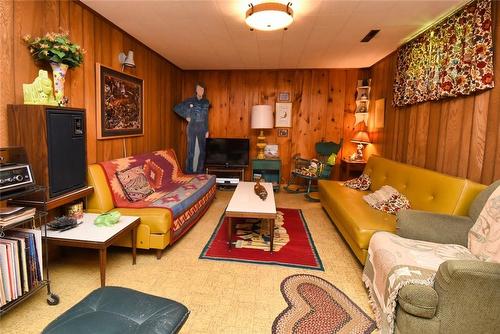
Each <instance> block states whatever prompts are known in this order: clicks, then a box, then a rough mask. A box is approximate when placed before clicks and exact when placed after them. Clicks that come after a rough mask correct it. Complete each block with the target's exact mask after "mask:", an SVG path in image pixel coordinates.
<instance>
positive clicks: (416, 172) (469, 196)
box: [364, 156, 486, 216]
mask: <svg viewBox="0 0 500 334" xmlns="http://www.w3.org/2000/svg"><path fill="white" fill-rule="evenodd" d="M364 173H365V174H368V175H369V176H370V179H371V181H372V185H371V187H370V190H371V191H376V190H378V189H380V187H382V186H383V185H390V186H392V187H394V188H396V189H397V190H398V191H399V192H400V193H402V194H403V195H405V196H406V197H407V198H408V199H409V201H410V205H411V208H412V209H415V210H424V211H430V212H435V213H444V214H450V215H460V216H466V215H467V214H468V212H469V207H470V204H471V203H472V201H473V200H474V198H475V197H476V195H477V194H478V193H479V192H480V191H481V190H483V189H484V188H486V186H484V185H482V184H479V183H475V182H472V181H470V180H467V179H463V178H459V177H454V176H449V175H446V174H441V173H438V172H435V171H431V170H428V169H424V168H420V167H415V166H411V165H407V164H403V163H400V162H396V161H393V160H389V159H385V158H382V157H379V156H371V157H370V158H369V160H368V162H367V164H366V167H365V171H364Z"/></svg>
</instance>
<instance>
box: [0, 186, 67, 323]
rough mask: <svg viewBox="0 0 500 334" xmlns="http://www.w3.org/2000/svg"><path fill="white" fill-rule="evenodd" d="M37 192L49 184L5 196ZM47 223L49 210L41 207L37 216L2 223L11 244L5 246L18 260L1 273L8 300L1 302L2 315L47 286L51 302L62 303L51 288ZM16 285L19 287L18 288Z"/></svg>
mask: <svg viewBox="0 0 500 334" xmlns="http://www.w3.org/2000/svg"><path fill="white" fill-rule="evenodd" d="M37 192H42V193H44V194H45V193H46V188H45V187H40V186H35V187H34V188H31V189H29V190H27V191H23V192H20V193H16V194H13V195H9V196H7V197H2V200H15V199H16V198H20V197H24V196H26V195H31V194H33V193H37ZM46 223H47V212H46V211H42V210H37V211H36V212H35V214H34V216H33V217H29V218H26V219H24V220H21V221H18V222H15V223H11V224H6V225H3V224H2V225H0V239H3V240H7V242H6V243H2V244H3V245H7V244H8V245H10V246H6V247H5V250H7V249H8V248H7V247H9V249H10V252H9V254H11V255H10V257H9V259H11V260H15V261H17V263H16V262H15V261H10V263H11V265H10V267H9V266H7V269H8V272H7V275H6V274H5V270H4V269H5V266H4V267H3V269H2V268H0V270H1V272H0V275H2V286H0V288H1V289H4V295H5V301H6V304H4V305H2V306H0V316H2V315H3V314H5V313H7V312H8V311H10V310H11V309H13V308H14V307H16V306H17V305H19V304H21V303H22V302H24V301H25V300H26V299H28V298H30V297H31V296H33V295H34V294H36V293H37V292H38V291H40V290H41V289H43V288H44V287H46V288H47V303H48V304H49V305H57V304H59V297H58V296H57V295H56V294H54V293H52V291H51V289H50V276H49V256H48V248H47V238H46V236H47V225H46ZM21 226H24V227H28V229H23V230H18V228H19V227H21ZM30 231H31V232H30ZM35 231H40V233H39V234H37V233H35ZM12 232H13V233H12ZM30 235H31V236H30ZM37 235H38V237H37ZM23 238H24V241H25V242H24V243H23V242H22V241H21V240H22V239H23ZM14 244H16V245H17V246H15V247H17V250H18V252H17V256H15V254H14V255H12V251H13V250H14V251H15V249H16V248H15V247H14V246H13V245H14ZM22 245H24V248H22ZM19 247H21V250H19ZM23 251H24V256H23ZM38 252H39V253H38ZM6 254H7V253H6ZM23 257H24V259H23ZM3 260H4V261H5V260H6V259H5V258H3ZM7 260H8V259H7ZM32 265H34V266H35V267H34V269H32ZM16 268H17V269H16ZM5 279H7V280H8V282H7V283H8V284H3V283H5ZM14 279H15V280H16V283H15V284H13V285H11V283H13V282H14ZM6 286H7V288H8V289H9V292H8V293H7V291H5V287H6ZM14 288H15V289H16V291H15V292H14ZM7 297H8V298H7Z"/></svg>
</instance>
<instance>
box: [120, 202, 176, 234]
mask: <svg viewBox="0 0 500 334" xmlns="http://www.w3.org/2000/svg"><path fill="white" fill-rule="evenodd" d="M115 211H118V212H120V213H121V214H122V215H124V216H138V217H141V224H145V225H148V226H149V228H150V230H151V233H167V232H168V231H169V230H170V227H171V226H172V216H171V213H170V210H168V209H164V208H116V209H115Z"/></svg>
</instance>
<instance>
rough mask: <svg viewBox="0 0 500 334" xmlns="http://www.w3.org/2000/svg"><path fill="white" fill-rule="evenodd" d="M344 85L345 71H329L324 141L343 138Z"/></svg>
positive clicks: (335, 140) (337, 140)
mask: <svg viewBox="0 0 500 334" xmlns="http://www.w3.org/2000/svg"><path fill="white" fill-rule="evenodd" d="M345 85H346V71H344V70H330V71H329V78H328V100H327V101H328V103H327V114H326V117H325V126H324V135H323V137H324V138H325V140H326V141H333V142H336V143H338V142H340V139H341V138H343V130H344V129H343V124H344V105H345V100H346V96H345ZM340 154H342V152H340ZM339 158H340V157H339Z"/></svg>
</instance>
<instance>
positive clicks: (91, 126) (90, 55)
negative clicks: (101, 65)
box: [72, 8, 97, 164]
mask: <svg viewBox="0 0 500 334" xmlns="http://www.w3.org/2000/svg"><path fill="white" fill-rule="evenodd" d="M82 26H83V31H84V32H85V33H84V34H83V48H84V49H85V51H86V53H85V56H84V57H85V60H84V62H83V65H82V71H83V80H84V84H83V96H84V98H83V102H84V106H85V120H86V123H87V163H89V164H92V163H95V162H97V139H96V134H97V133H96V131H97V130H96V129H97V126H96V88H95V62H96V60H95V52H94V50H95V30H94V28H95V25H94V14H93V13H92V12H90V11H89V10H88V9H86V8H84V9H82ZM72 91H74V90H72ZM73 106H75V105H74V104H73Z"/></svg>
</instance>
